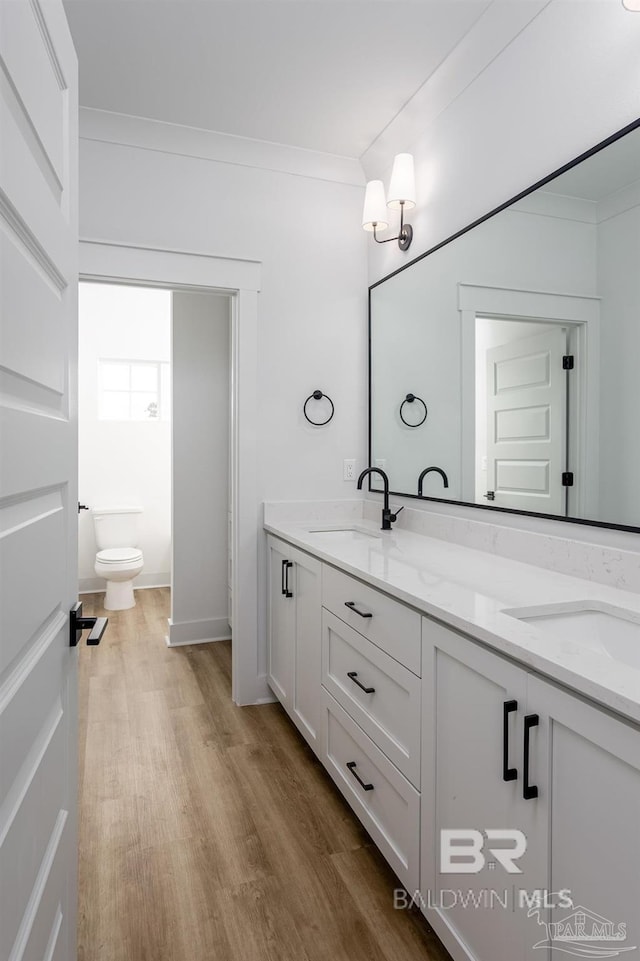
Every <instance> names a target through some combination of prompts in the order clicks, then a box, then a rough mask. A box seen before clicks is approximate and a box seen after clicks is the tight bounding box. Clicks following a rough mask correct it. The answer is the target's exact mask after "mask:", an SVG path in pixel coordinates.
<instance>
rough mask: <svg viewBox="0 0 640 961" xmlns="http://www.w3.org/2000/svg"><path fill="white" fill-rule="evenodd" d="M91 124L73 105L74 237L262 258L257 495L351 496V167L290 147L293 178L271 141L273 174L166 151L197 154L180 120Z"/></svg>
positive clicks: (359, 233)
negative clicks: (311, 399)
mask: <svg viewBox="0 0 640 961" xmlns="http://www.w3.org/2000/svg"><path fill="white" fill-rule="evenodd" d="M101 120H102V118H101V114H100V112H99V111H82V112H81V127H82V130H83V131H84V134H83V133H81V142H80V194H81V198H82V203H81V223H80V234H81V237H82V238H84V239H100V240H106V241H110V242H121V243H134V244H140V245H146V246H150V247H161V248H170V249H178V250H185V251H191V252H193V251H196V252H198V251H199V252H202V253H205V254H211V255H219V256H224V257H231V258H233V257H238V258H243V259H249V260H258V261H260V262H261V263H262V287H261V292H260V295H259V329H260V333H259V344H258V350H259V359H260V368H259V373H258V377H259V389H260V401H261V403H260V408H259V409H258V410H257V411H256V422H257V425H258V433H259V437H260V447H259V465H260V468H259V475H258V477H257V479H256V481H257V483H256V490H257V495H258V499H259V500H260V501H262V500H265V499H276V500H277V499H280V498H292V497H310V498H313V497H316V498H317V497H328V498H331V497H336V496H352V495H353V493H354V490H355V484H354V483H353V482H351V483H345V482H344V481H343V479H342V460H343V458H345V457H355V458H356V460H357V466H358V467H360V466H364V463H365V459H366V431H365V422H366V421H365V418H366V402H367V401H366V396H367V395H366V363H367V361H366V350H365V346H364V345H365V344H366V336H367V312H366V311H367V307H366V304H367V299H366V286H367V280H366V250H367V246H366V237H365V235H364V231H363V230H362V229H361V227H360V214H361V203H362V196H363V193H362V186H361V185H359V184H357V183H354V182H353V181H354V180H355V179H357V178H354V177H352V176H349V171H350V167H349V168H348V172H347V175H345V176H346V179H348V180H350V182H347V183H344V182H339V180H337V179H336V177H337V176H338V175H337V174H336V173H335V166H336V163H335V158H331V157H329V158H326V162H325V161H324V157H323V155H316V154H314V153H313V152H311V151H293V152H294V153H295V154H296V160H297V161H298V163H297V166H294V167H292V169H293V170H294V172H293V173H290V172H287V170H286V169H284V167H283V169H276V168H277V164H276V163H275V162H274V159H273V156H272V153H273V151H272V150H269V151H266V152H265V159H264V163H265V165H269V167H271V169H264V168H261V167H257V166H251V165H250V163H249V162H248V161H247V160H246V159H245V158H242V159H241V160H240V161H239V162H237V163H236V162H228V161H227V160H226V159H225V160H224V162H222V161H219V160H216V159H209V158H208V157H207V158H205V157H203V156H185V155H183V154H182V153H177V152H174V151H180V150H182V151H184V152H185V153H186V152H188V151H189V150H194V151H196V150H200V149H201V148H200V146H197V147H196V146H193V145H192V143H191V140H190V139H189V137H190V134H191V133H193V132H192V131H189V130H188V129H186V128H179V127H175V128H174V127H171V125H168V124H158V123H155V122H152V121H140V122H138V123H135V122H133V121H132V122H131V123H133V124H134V127H135V130H134V133H135V136H134V133H132V131H131V123H126V124H124V123H123V126H122V129H120V128H118V129H117V130H114V129H113V115H105V123H106V122H107V121H108V122H109V124H110V126H109V129H108V130H107V132H105V133H104V134H101V131H100V127H101ZM89 121H90V123H89ZM89 128H90V129H89ZM169 134H171V137H169ZM88 136H91V137H92V138H97V137H100V136H105V137H107V136H108V137H112V138H114V139H115V138H119V139H120V140H127V141H129V142H131V141H132V140H133V141H135V142H136V143H138V142H139V143H143V144H148V145H152V146H153V149H143V148H142V147H138V146H128V145H126V144H125V143H113V142H112V143H109V142H104V141H103V140H99V139H86V137H88ZM229 139H230V140H231V141H233V144H234V145H235V141H234V138H229ZM267 146H269V145H267ZM217 149H218V148H217V142H216V150H214V152H213V155H215V153H216V151H217ZM256 149H257V151H258V161H259V160H260V145H257V147H256ZM289 152H291V151H289ZM308 158H309V159H308ZM284 166H286V165H284ZM289 166H291V165H289ZM307 168H308V170H309V173H308V174H306V173H305V169H307ZM323 178H324V179H323ZM316 387H319V388H320V389H322V390H323V391H324V392H325V393H327V394H329V395H330V396H331V398H332V400H333V401H334V404H335V407H336V413H335V417H334V418H333V420H332V421H331V424H330V425H328V426H327V427H326V428H323V429H318V428H312V427H311V426H310V425H309V424H307V422H306V420H305V419H304V417H303V414H302V405H303V402H304V400H305V398H306V397H307V396H308V395H309V394H310V393H311V392H312V391H313V390H314V389H315V388H316Z"/></svg>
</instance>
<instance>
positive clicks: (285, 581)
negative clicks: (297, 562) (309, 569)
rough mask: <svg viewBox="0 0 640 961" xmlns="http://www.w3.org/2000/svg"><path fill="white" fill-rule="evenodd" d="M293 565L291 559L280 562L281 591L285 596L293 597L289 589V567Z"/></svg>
mask: <svg viewBox="0 0 640 961" xmlns="http://www.w3.org/2000/svg"><path fill="white" fill-rule="evenodd" d="M291 567H293V562H292V561H283V562H282V593H283V594H284V596H285V597H293V593H292V592H291V591H290V590H289V569H290V568H291Z"/></svg>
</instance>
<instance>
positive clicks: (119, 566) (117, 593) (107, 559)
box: [93, 507, 144, 611]
mask: <svg viewBox="0 0 640 961" xmlns="http://www.w3.org/2000/svg"><path fill="white" fill-rule="evenodd" d="M141 513H142V508H140V507H103V508H95V509H94V511H93V523H94V528H95V534H96V545H97V547H98V552H97V554H96V561H95V572H96V574H97V576H98V577H104V579H105V580H106V582H107V592H106V595H105V599H104V607H105V609H106V610H108V611H126V610H128V609H129V608H130V607H135V603H136V601H135V595H134V593H133V581H134V578H136V577H137V576H138V574H139V573H140V572H141V571H142V568H143V566H144V557H143V554H142V551H141V550H140V549H139V547H138V546H137V544H138V517H139V515H140V514H141Z"/></svg>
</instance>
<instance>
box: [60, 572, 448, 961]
mask: <svg viewBox="0 0 640 961" xmlns="http://www.w3.org/2000/svg"><path fill="white" fill-rule="evenodd" d="M136 597H137V606H136V607H135V608H134V609H133V610H131V611H123V612H118V613H113V612H111V613H110V614H109V617H110V622H109V627H108V630H107V633H106V634H105V636H104V638H103V641H102V644H101V645H100V647H98V648H89V647H86V645H85V646H83V647H82V651H81V662H80V663H81V671H80V673H81V680H80V701H81V736H80V785H81V791H80V866H79V870H80V878H79V881H80V905H79V951H78V959H79V961H414V959H416V961H418V959H419V961H445V959H449V955H448V954H447V953H446V952H445V951H444V949H443V948H442V947H441V946H440V944H439V942H438V941H437V940H436V938H435V937H434V935H433V934H432V933H431V931H430V929H429V927H428V926H427V924H426V922H425V921H424V919H423V918H422V916H421V915H420V914H419V912H418V911H417V910H415V909H414V910H411V911H406V910H394V908H393V889H394V887H396V886H397V881H396V879H395V876H394V875H393V873H392V872H391V871H390V870H389V868H388V867H387V866H386V864H385V862H384V861H383V859H382V857H381V856H380V855H379V854H378V852H377V850H376V848H375V847H374V846H373V844H372V843H371V841H370V839H369V837H368V835H367V834H366V833H365V832H364V830H363V829H362V828H361V827H360V825H359V823H358V821H357V820H356V818H355V817H354V816H353V815H352V814H351V811H350V809H349V808H348V807H347V805H346V803H345V802H344V800H343V799H342V797H341V795H340V794H339V793H338V791H337V789H336V788H335V787H334V786H333V783H332V781H331V780H330V778H329V776H328V775H327V774H326V773H325V771H324V770H323V768H322V766H321V765H320V764H319V763H318V761H317V760H316V759H315V757H314V756H313V754H312V752H311V751H310V750H309V748H308V747H307V746H306V744H305V743H304V741H303V740H302V738H301V737H300V736H299V735H298V733H297V732H296V730H295V729H294V727H293V726H292V725H291V724H290V722H289V721H288V719H287V717H286V715H285V714H284V712H283V711H282V709H281V708H280V706H279V705H275V704H274V705H271V704H269V705H263V706H259V707H249V708H237V707H235V706H234V705H233V703H232V701H231V697H230V690H231V646H230V643H228V642H221V643H218V644H208V645H206V644H205V645H200V646H192V647H182V648H173V649H169V648H167V647H166V645H165V642H164V634H165V632H166V625H167V621H166V619H167V616H168V605H169V597H168V589H157V590H143V591H138V592H137V594H136ZM102 598H103V595H101V594H95V595H84V597H83V601H84V607H85V612H86V613H87V614H91V613H94V614H101V613H104V612H103V611H102V608H101V601H102Z"/></svg>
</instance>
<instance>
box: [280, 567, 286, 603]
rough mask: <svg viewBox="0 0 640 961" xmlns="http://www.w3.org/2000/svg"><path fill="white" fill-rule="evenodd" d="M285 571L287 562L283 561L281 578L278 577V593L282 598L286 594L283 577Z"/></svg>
mask: <svg viewBox="0 0 640 961" xmlns="http://www.w3.org/2000/svg"><path fill="white" fill-rule="evenodd" d="M286 569H287V562H286V561H283V562H282V571H281V576H280V593H281V594H282V595H283V596H284V595H286V593H287V589H286V587H285V586H284V575H285V571H286Z"/></svg>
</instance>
